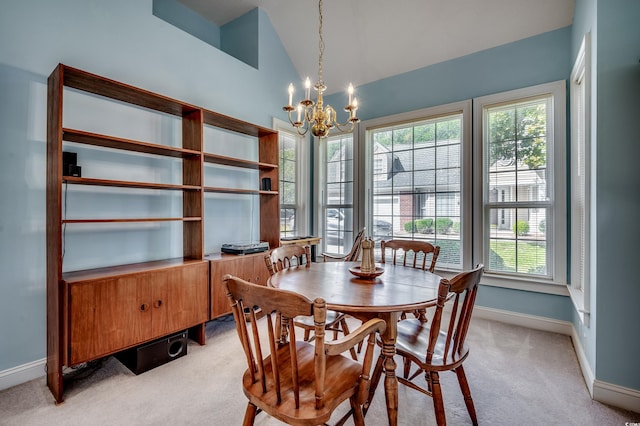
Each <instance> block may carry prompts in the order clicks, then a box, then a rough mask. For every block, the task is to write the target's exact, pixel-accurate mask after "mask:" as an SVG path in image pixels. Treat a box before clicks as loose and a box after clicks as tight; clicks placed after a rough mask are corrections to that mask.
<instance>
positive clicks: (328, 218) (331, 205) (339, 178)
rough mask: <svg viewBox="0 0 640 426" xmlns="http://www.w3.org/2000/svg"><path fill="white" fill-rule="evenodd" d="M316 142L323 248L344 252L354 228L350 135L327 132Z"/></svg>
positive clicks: (348, 246) (351, 143)
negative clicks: (330, 134)
mask: <svg viewBox="0 0 640 426" xmlns="http://www.w3.org/2000/svg"><path fill="white" fill-rule="evenodd" d="M319 144H320V145H319V147H320V158H321V161H320V164H321V167H323V170H321V178H320V182H321V184H320V188H321V194H320V196H321V200H320V215H319V216H320V221H321V224H322V226H321V232H322V235H321V236H322V245H323V251H326V252H329V253H347V252H348V251H349V250H350V249H351V246H352V245H353V239H354V237H355V234H356V232H357V231H355V230H354V220H353V135H352V134H338V135H335V136H330V137H328V138H326V139H321V140H320V142H319ZM354 231H355V232H354Z"/></svg>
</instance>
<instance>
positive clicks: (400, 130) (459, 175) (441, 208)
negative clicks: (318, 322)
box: [365, 102, 471, 270]
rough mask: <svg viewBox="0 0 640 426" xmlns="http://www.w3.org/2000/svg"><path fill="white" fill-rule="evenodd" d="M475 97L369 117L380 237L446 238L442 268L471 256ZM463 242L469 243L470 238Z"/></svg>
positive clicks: (374, 229)
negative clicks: (467, 233)
mask: <svg viewBox="0 0 640 426" xmlns="http://www.w3.org/2000/svg"><path fill="white" fill-rule="evenodd" d="M470 106H471V104H470V102H461V103H456V104H451V105H447V106H443V107H438V108H430V109H426V110H422V111H416V112H413V113H410V114H402V115H400V116H396V117H390V118H385V119H379V120H372V121H369V122H367V123H365V126H366V129H367V130H366V145H367V158H368V159H369V161H368V164H369V170H370V172H369V176H370V178H369V179H368V182H369V185H370V189H371V190H370V193H371V194H372V195H371V201H370V212H368V213H367V215H366V216H367V218H369V223H368V225H367V229H368V230H369V232H368V234H370V235H372V237H373V239H374V240H377V241H379V240H382V239H385V240H386V239H391V238H402V239H412V240H426V241H429V242H431V243H432V244H435V245H439V246H440V256H439V258H438V268H449V269H454V270H460V269H462V268H463V267H466V266H470V264H471V251H470V245H469V244H468V243H467V241H470V239H468V238H467V239H465V238H464V237H463V236H464V233H463V231H464V230H467V231H469V230H470V229H471V214H470V213H469V212H468V211H466V209H468V206H470V204H471V190H470V189H471V188H470V185H469V184H468V183H467V182H470V181H469V177H470V176H471V175H470V173H471V167H470V166H469V165H470V162H469V159H470V154H471V150H470V146H471V145H470V140H471V139H470V132H469V125H468V123H469V122H470V109H471V108H470ZM463 244H467V245H466V246H465V245H463Z"/></svg>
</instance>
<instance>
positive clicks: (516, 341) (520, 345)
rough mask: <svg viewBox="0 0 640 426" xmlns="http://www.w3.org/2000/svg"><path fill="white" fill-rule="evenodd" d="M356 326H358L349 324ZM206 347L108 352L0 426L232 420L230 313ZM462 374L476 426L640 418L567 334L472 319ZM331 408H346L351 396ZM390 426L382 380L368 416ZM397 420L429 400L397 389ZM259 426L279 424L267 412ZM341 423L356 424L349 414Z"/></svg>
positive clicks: (237, 389)
mask: <svg viewBox="0 0 640 426" xmlns="http://www.w3.org/2000/svg"><path fill="white" fill-rule="evenodd" d="M354 325H355V326H357V323H356V324H354ZM206 334H207V344H206V345H204V346H200V345H198V344H197V343H195V342H192V341H190V342H189V347H188V355H186V356H184V357H182V358H179V359H176V360H174V361H172V362H170V363H168V364H165V365H163V366H160V367H157V368H155V369H153V370H150V371H147V372H145V373H143V374H140V375H138V376H136V375H134V374H133V373H131V372H130V371H129V370H128V369H127V368H126V367H124V366H123V365H122V364H121V363H120V362H119V361H118V360H116V359H115V358H113V357H108V358H106V359H105V360H104V362H103V364H102V367H101V368H99V369H97V370H95V372H94V373H93V374H91V375H89V376H88V377H85V378H78V379H77V380H75V381H73V382H72V383H70V384H69V385H68V386H67V388H66V391H65V402H64V403H63V404H61V405H57V406H56V405H55V404H54V402H53V398H52V396H51V394H50V392H49V390H48V389H47V387H46V383H45V378H44V377H43V378H39V379H36V380H33V381H30V382H28V383H24V384H22V385H19V386H15V387H13V388H10V389H7V390H4V391H2V392H0V424H1V425H16V426H18V425H19V426H25V425H83V426H84V425H97V426H99V425H238V424H242V419H243V416H244V411H245V408H246V398H245V396H244V394H243V393H242V389H241V383H240V378H241V376H242V372H243V371H244V369H245V359H244V355H243V353H242V350H241V347H240V343H239V341H238V338H237V335H236V333H235V326H234V323H233V318H232V317H225V318H222V319H220V320H216V321H211V322H210V323H208V324H207V327H206ZM468 341H469V345H470V348H471V354H470V355H469V358H468V359H467V360H466V362H465V371H466V373H467V378H468V380H469V384H470V387H471V392H472V396H473V399H474V402H475V406H476V411H477V414H478V420H479V423H480V424H481V425H594V426H596V425H597V426H602V425H618V426H620V425H625V423H627V422H640V414H637V413H632V412H629V411H624V410H620V409H616V408H612V407H608V406H606V405H604V404H601V403H599V402H596V401H593V400H592V399H591V398H590V396H589V393H588V390H587V387H586V385H585V383H584V380H583V378H582V375H581V373H580V368H579V365H578V361H577V359H576V355H575V352H574V349H573V346H572V343H571V339H570V338H569V337H567V336H564V335H560V334H554V333H549V332H543V331H537V330H531V329H528V328H523V327H518V326H512V325H507V324H503V323H498V322H494V321H487V320H483V319H474V320H473V321H472V325H471V328H470V332H469V336H468ZM441 382H442V388H443V393H444V401H445V406H446V415H447V422H448V424H450V425H467V424H471V421H470V419H469V416H468V414H467V411H466V408H465V405H464V401H463V399H462V396H461V394H460V389H459V387H458V383H457V380H456V377H455V374H454V373H443V374H442V375H441ZM340 408H341V409H340V410H339V411H338V412H337V413H335V415H334V419H337V418H339V416H340V415H341V414H342V413H344V412H346V410H347V409H348V402H347V403H346V404H343V406H342V407H340ZM365 420H366V423H367V424H368V425H386V424H387V423H388V422H387V415H386V407H385V401H384V389H383V387H382V383H381V384H380V386H379V388H378V390H377V393H376V397H375V399H374V401H373V403H372V405H371V408H370V410H369V412H368V413H367V416H366V419H365ZM398 421H399V424H400V425H412V426H414V425H415V426H417V425H428V424H429V425H433V424H435V417H434V413H433V404H432V401H431V400H430V399H429V397H427V396H426V395H423V394H421V393H419V392H416V391H414V390H412V389H409V388H406V387H404V386H402V385H400V390H399V414H398ZM256 424H257V425H278V424H281V423H279V422H278V421H276V420H275V419H272V418H269V417H268V416H267V415H265V414H264V413H261V414H259V415H258V418H257V419H256ZM347 424H353V421H352V420H349V421H348V423H347Z"/></svg>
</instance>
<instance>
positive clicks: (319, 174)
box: [315, 132, 360, 254]
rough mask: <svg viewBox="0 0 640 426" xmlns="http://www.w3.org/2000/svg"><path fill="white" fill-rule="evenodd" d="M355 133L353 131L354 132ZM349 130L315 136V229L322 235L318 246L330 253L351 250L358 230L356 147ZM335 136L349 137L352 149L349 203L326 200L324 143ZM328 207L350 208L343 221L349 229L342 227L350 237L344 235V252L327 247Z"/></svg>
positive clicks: (353, 137) (353, 136)
mask: <svg viewBox="0 0 640 426" xmlns="http://www.w3.org/2000/svg"><path fill="white" fill-rule="evenodd" d="M354 133H355V132H354ZM354 133H350V132H335V133H332V134H331V135H329V136H328V137H327V138H315V141H316V144H315V145H316V153H315V154H316V158H318V161H317V163H316V164H317V165H318V166H317V167H316V182H317V183H318V184H317V185H316V187H317V188H318V192H317V196H316V206H317V208H316V218H317V224H316V229H317V233H318V235H320V236H321V237H322V241H321V244H320V248H321V251H322V252H327V253H332V254H345V253H348V252H349V250H351V246H352V244H353V239H354V238H355V235H356V234H357V232H358V231H359V230H360V226H359V223H360V222H358V219H357V217H358V216H357V213H356V209H357V206H358V205H359V204H358V203H359V196H358V193H357V191H356V184H355V182H356V180H357V174H356V167H357V163H358V160H357V149H356V138H355V134H354ZM335 138H351V139H352V141H351V144H352V147H351V151H352V158H351V162H352V168H353V170H352V180H351V192H352V194H351V203H328V202H327V184H328V182H327V179H328V170H327V167H328V163H329V159H328V158H327V156H326V144H327V142H328V141H329V140H330V139H335ZM329 209H338V210H340V211H341V212H342V209H351V211H352V215H351V217H344V219H343V221H344V223H346V224H349V223H350V224H351V227H350V228H351V229H347V228H344V229H343V230H344V231H348V232H350V235H351V238H348V237H345V240H344V242H343V243H344V253H340V252H335V251H330V250H329V249H328V243H329V241H328V239H327V229H325V224H326V223H327V210H329Z"/></svg>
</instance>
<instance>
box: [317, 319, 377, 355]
mask: <svg viewBox="0 0 640 426" xmlns="http://www.w3.org/2000/svg"><path fill="white" fill-rule="evenodd" d="M386 328H387V324H386V323H385V322H384V320H381V319H380V318H376V319H371V320H369V321H367V322H365V323H364V324H362V325H361V326H360V327H358V328H357V329H356V330H354V331H352V332H350V333H349V334H347V335H346V336H343V337H341V338H339V339H336V340H332V341H330V342H325V345H324V347H325V351H326V353H327V355H338V354H341V353H343V352H345V351H347V350H349V349H351V348H353V347H354V346H355V345H357V344H358V343H360V342H362V341H363V340H364V339H365V338H367V337H368V336H369V335H371V334H372V333H375V332H376V331H377V332H378V333H382V332H384V330H385V329H386Z"/></svg>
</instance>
